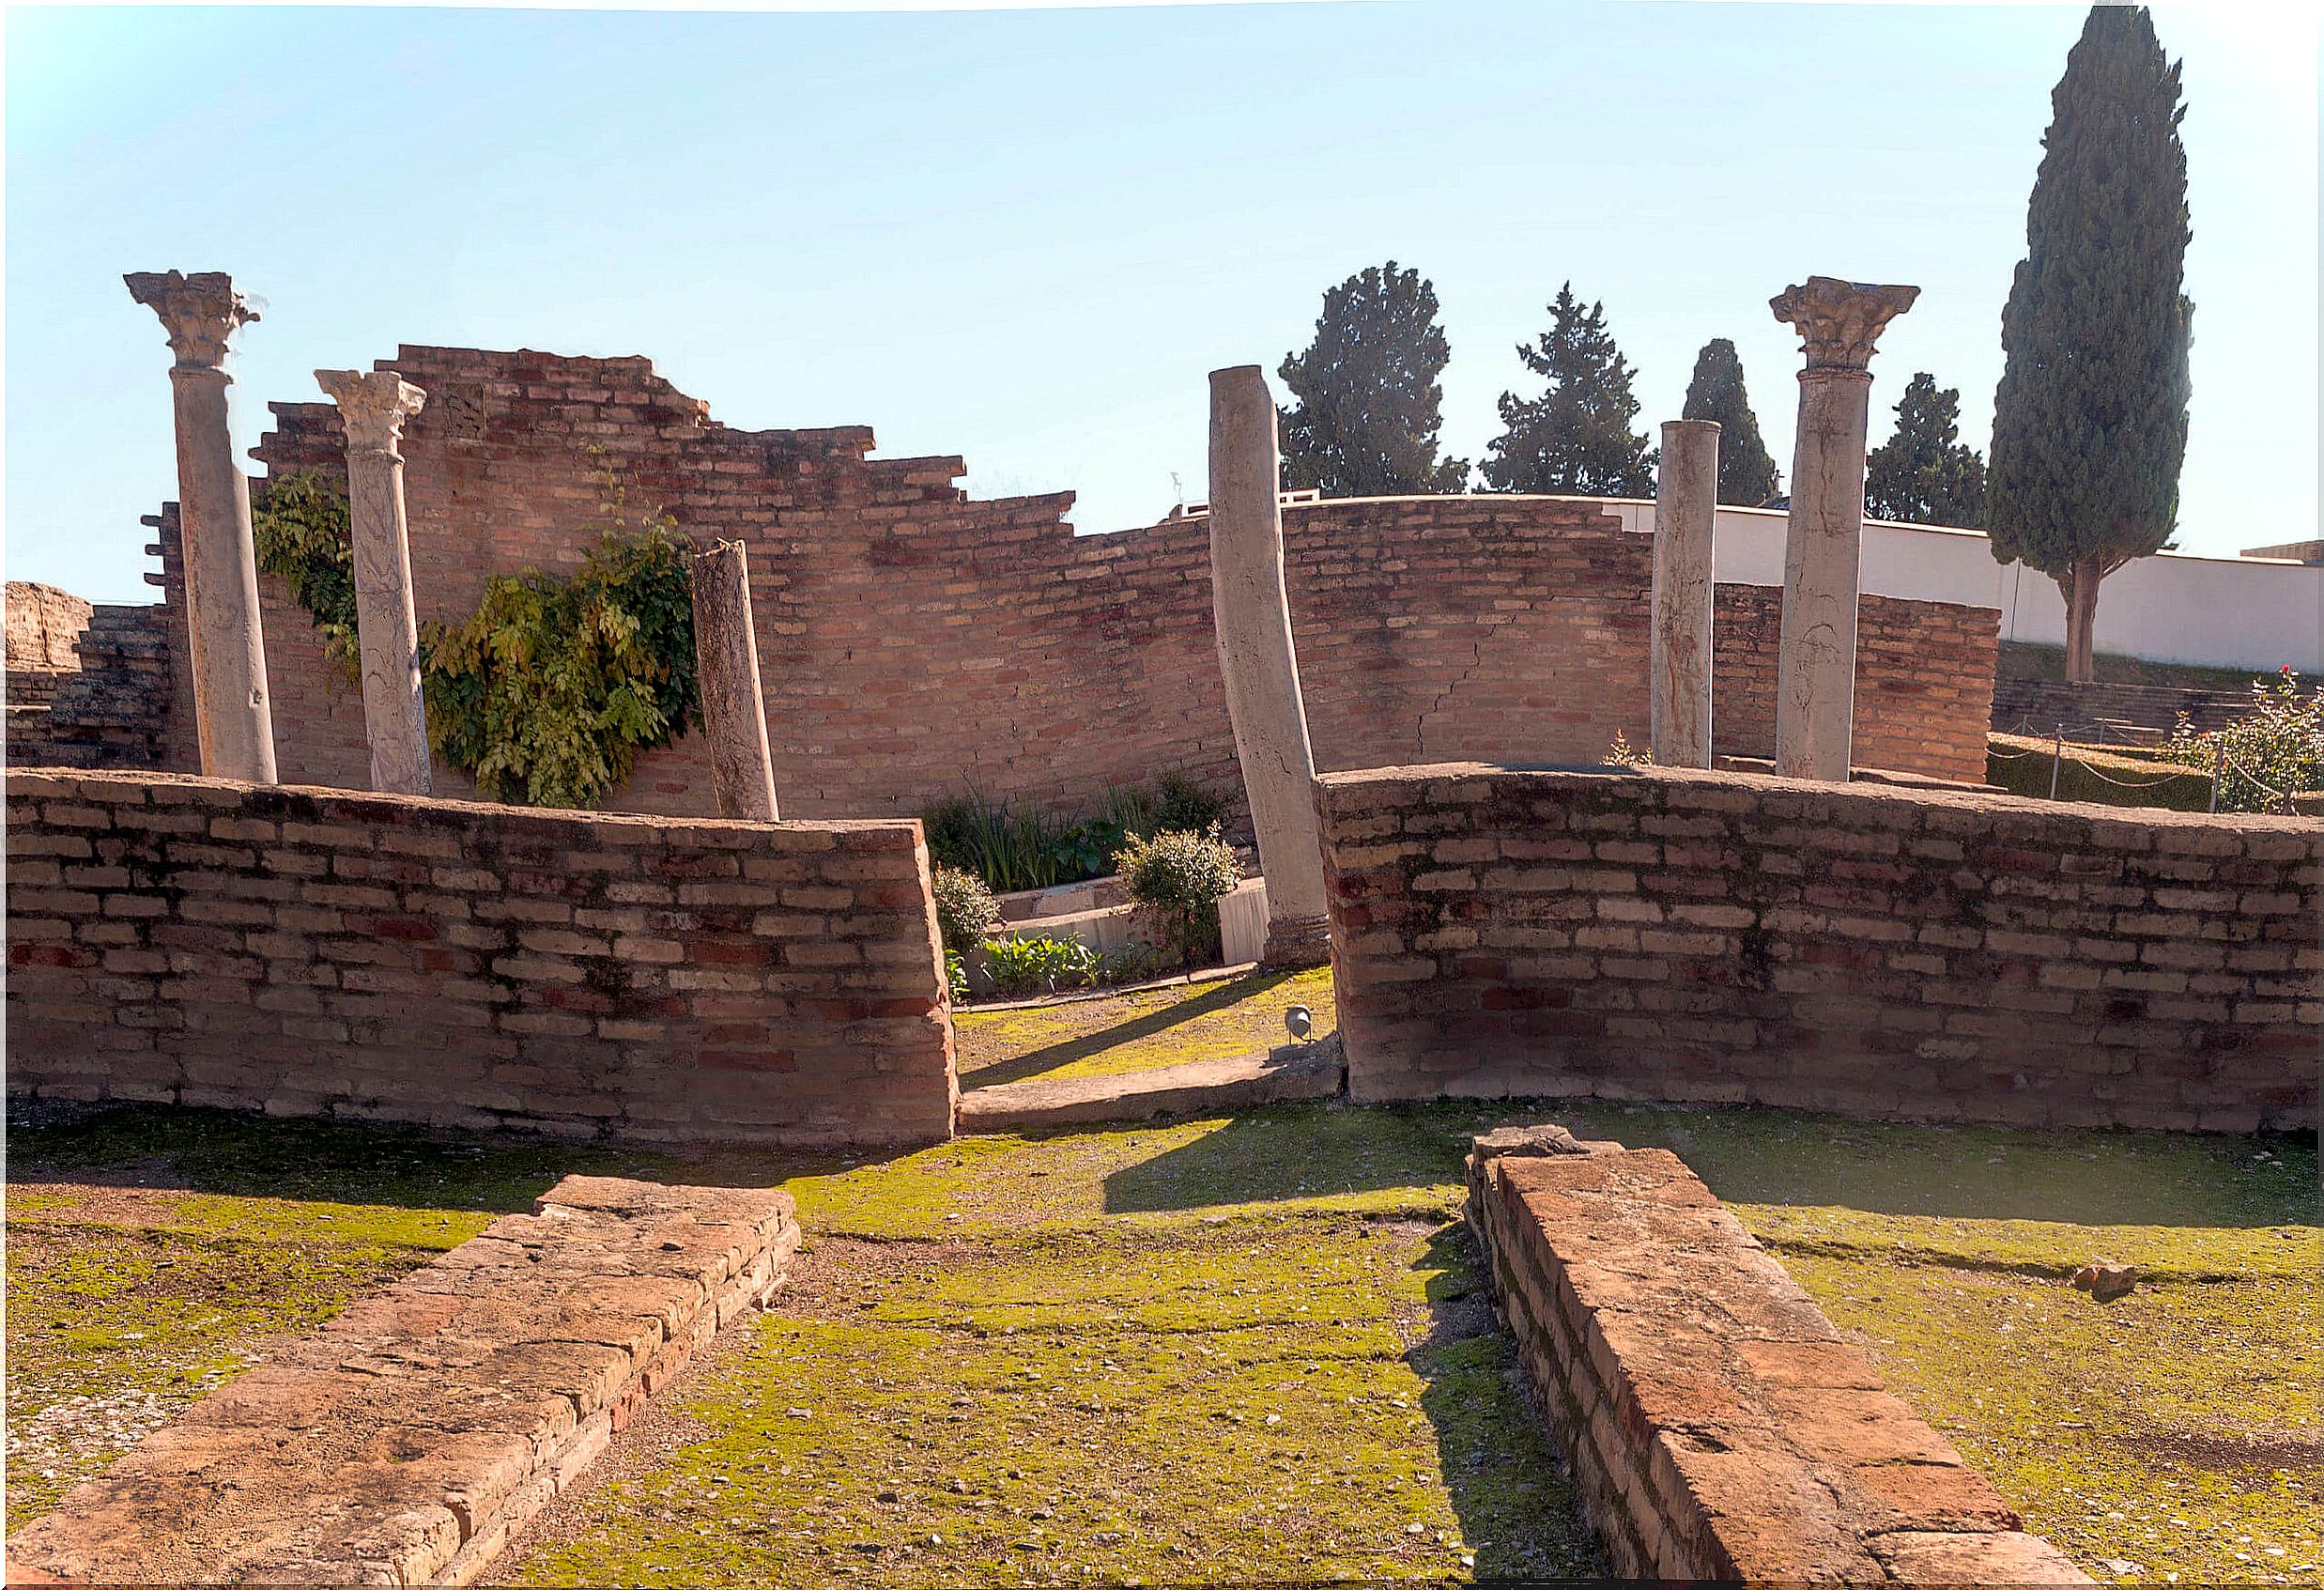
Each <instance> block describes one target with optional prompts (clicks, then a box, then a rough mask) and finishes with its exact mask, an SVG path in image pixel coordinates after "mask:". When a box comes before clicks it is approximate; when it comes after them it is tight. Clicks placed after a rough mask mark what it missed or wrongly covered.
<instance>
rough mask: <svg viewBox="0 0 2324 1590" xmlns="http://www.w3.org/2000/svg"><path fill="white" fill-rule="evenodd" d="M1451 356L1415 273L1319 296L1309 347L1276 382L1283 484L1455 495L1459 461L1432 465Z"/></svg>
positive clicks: (1334, 493)
mask: <svg viewBox="0 0 2324 1590" xmlns="http://www.w3.org/2000/svg"><path fill="white" fill-rule="evenodd" d="M1452 356H1453V355H1452V348H1451V347H1450V345H1449V344H1447V343H1446V342H1445V340H1444V328H1443V327H1441V326H1439V324H1438V323H1437V290H1436V288H1435V287H1434V286H1430V285H1429V284H1428V283H1427V282H1426V281H1424V279H1423V278H1422V276H1421V273H1420V272H1419V271H1418V270H1401V271H1400V270H1397V269H1396V262H1395V261H1394V260H1393V259H1392V260H1390V261H1389V262H1388V264H1387V266H1386V268H1385V269H1383V268H1381V267H1379V266H1377V265H1375V266H1369V267H1367V268H1365V269H1364V270H1361V271H1359V272H1358V273H1357V274H1355V275H1353V276H1350V277H1348V278H1347V280H1346V281H1345V282H1342V283H1341V284H1340V285H1339V286H1336V287H1333V288H1331V289H1330V290H1329V291H1327V292H1326V293H1325V294H1324V295H1323V314H1322V315H1320V316H1317V317H1316V339H1315V341H1314V342H1312V343H1310V344H1309V345H1308V348H1307V351H1306V352H1305V353H1299V354H1287V355H1285V358H1284V362H1283V368H1282V369H1281V371H1280V372H1279V374H1280V375H1281V376H1282V377H1283V381H1284V385H1285V386H1286V387H1288V388H1289V389H1290V392H1291V395H1292V397H1293V398H1294V399H1295V400H1296V401H1295V402H1294V403H1293V405H1292V406H1291V407H1290V408H1289V409H1285V410H1284V411H1283V483H1284V485H1285V486H1287V487H1290V488H1292V489H1294V490H1299V489H1304V488H1306V487H1310V486H1313V487H1316V488H1319V489H1320V490H1321V491H1322V492H1323V494H1324V495H1325V496H1327V497H1386V496H1397V495H1402V494H1405V493H1408V492H1418V491H1458V490H1460V489H1461V487H1462V486H1465V485H1466V484H1467V483H1468V480H1469V461H1468V460H1467V459H1465V458H1445V459H1441V460H1439V458H1438V456H1437V432H1438V430H1439V428H1440V427H1441V426H1442V425H1443V424H1444V416H1443V412H1442V409H1443V404H1444V389H1443V388H1442V387H1440V386H1439V385H1438V384H1437V378H1438V377H1439V376H1440V375H1442V374H1443V373H1444V366H1445V363H1446V361H1448V360H1449V359H1451V358H1452Z"/></svg>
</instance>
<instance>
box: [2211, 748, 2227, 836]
mask: <svg viewBox="0 0 2324 1590" xmlns="http://www.w3.org/2000/svg"><path fill="white" fill-rule="evenodd" d="M2226 774H2227V742H2226V741H2224V740H2221V741H2220V742H2218V743H2217V744H2216V745H2214V746H2213V747H2212V748H2211V815H2212V816H2214V817H2216V816H2218V815H2219V781H2220V780H2222V779H2224V778H2225V777H2226Z"/></svg>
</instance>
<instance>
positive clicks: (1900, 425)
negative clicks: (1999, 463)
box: [1864, 370, 1985, 529]
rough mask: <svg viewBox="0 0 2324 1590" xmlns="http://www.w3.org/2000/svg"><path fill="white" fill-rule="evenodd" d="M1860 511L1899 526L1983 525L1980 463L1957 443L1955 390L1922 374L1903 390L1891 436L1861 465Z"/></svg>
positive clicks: (1972, 452) (1957, 400) (1958, 403)
mask: <svg viewBox="0 0 2324 1590" xmlns="http://www.w3.org/2000/svg"><path fill="white" fill-rule="evenodd" d="M1864 507H1865V511H1866V512H1867V513H1869V514H1870V515H1871V516H1872V517H1875V518H1883V519H1896V520H1899V521H1901V522H1902V523H1905V524H1949V525H1964V526H1968V527H1970V528H1973V529H1974V528H1977V527H1978V526H1981V525H1983V524H1984V522H1985V460H1984V459H1983V458H1982V457H1980V456H1979V455H1978V451H1977V449H1976V448H1974V447H1965V446H1963V445H1962V442H1961V389H1960V388H1959V387H1947V388H1945V389H1944V390H1943V391H1942V392H1940V391H1938V390H1937V384H1936V378H1935V377H1934V376H1932V375H1931V374H1929V372H1928V371H1926V370H1923V371H1921V372H1920V373H1919V374H1917V375H1916V376H1915V377H1914V378H1912V380H1911V381H1910V382H1908V383H1907V384H1906V385H1905V388H1904V398H1903V401H1901V402H1900V403H1899V404H1898V405H1897V428H1896V432H1895V434H1894V435H1892V436H1890V437H1889V438H1888V440H1886V441H1885V442H1883V443H1881V444H1880V446H1878V447H1876V448H1874V449H1873V450H1872V454H1871V456H1870V457H1869V458H1867V459H1866V460H1865V469H1864Z"/></svg>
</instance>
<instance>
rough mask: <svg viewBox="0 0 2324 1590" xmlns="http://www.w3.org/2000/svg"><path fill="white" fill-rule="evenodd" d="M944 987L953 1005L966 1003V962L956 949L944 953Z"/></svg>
mask: <svg viewBox="0 0 2324 1590" xmlns="http://www.w3.org/2000/svg"><path fill="white" fill-rule="evenodd" d="M944 986H945V992H946V993H947V994H949V995H950V996H952V1002H953V1003H954V1004H955V1005H965V1004H967V1003H968V960H967V957H965V956H963V955H962V953H961V952H960V951H959V950H957V949H947V950H946V951H945V952H944Z"/></svg>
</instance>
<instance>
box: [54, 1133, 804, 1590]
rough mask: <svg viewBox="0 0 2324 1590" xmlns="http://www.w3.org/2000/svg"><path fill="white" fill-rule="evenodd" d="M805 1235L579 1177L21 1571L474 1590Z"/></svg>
mask: <svg viewBox="0 0 2324 1590" xmlns="http://www.w3.org/2000/svg"><path fill="white" fill-rule="evenodd" d="M798 1243H799V1226H798V1219H797V1213H796V1209H795V1207H794V1205H793V1201H792V1198H791V1196H790V1195H789V1194H787V1193H780V1192H773V1191H762V1190H756V1189H735V1188H718V1187H672V1186H661V1185H657V1184H654V1183H652V1182H644V1181H622V1180H617V1179H613V1178H608V1177H595V1176H569V1177H567V1178H565V1179H564V1180H563V1181H560V1182H559V1183H558V1184H557V1185H556V1186H555V1187H553V1188H551V1189H550V1190H549V1191H548V1192H547V1193H546V1194H545V1195H544V1196H542V1197H541V1198H540V1199H538V1200H537V1202H536V1203H535V1206H534V1210H533V1212H532V1213H531V1214H511V1215H504V1216H502V1217H501V1218H500V1219H498V1220H496V1221H494V1222H493V1223H492V1224H491V1225H490V1226H489V1227H486V1228H485V1231H484V1232H483V1234H482V1235H480V1236H477V1237H475V1238H472V1239H470V1240H469V1241H468V1242H466V1243H461V1244H460V1245H459V1246H458V1247H456V1248H454V1249H453V1250H452V1251H451V1252H449V1253H446V1254H444V1255H443V1256H442V1257H441V1258H438V1259H437V1260H436V1261H435V1262H433V1263H431V1264H429V1265H427V1266H426V1267H424V1268H423V1269H421V1270H419V1271H416V1272H414V1273H413V1274H410V1275H408V1276H407V1277H405V1278H404V1279H403V1280H401V1281H398V1282H397V1283H395V1284H394V1285H393V1286H392V1287H390V1288H388V1289H386V1290H385V1291H383V1292H381V1293H379V1294H377V1296H374V1297H371V1298H368V1299H366V1300H364V1301H362V1302H360V1303H358V1304H354V1305H353V1306H352V1307H350V1308H348V1309H347V1310H346V1312H345V1313H343V1314H341V1315H340V1316H339V1317H338V1318H337V1319H336V1320H332V1321H331V1324H330V1325H328V1326H327V1327H325V1328H324V1329H323V1330H321V1331H319V1332H316V1334H315V1335H311V1336H308V1337H305V1338H303V1339H301V1340H300V1341H299V1342H297V1343H295V1344H294V1345H293V1346H292V1347H291V1348H289V1349H287V1350H286V1351H284V1352H282V1353H280V1354H278V1355H277V1356H276V1357H275V1358H274V1359H273V1360H272V1361H270V1362H269V1363H268V1364H266V1365H265V1366H261V1367H259V1368H257V1369H254V1370H253V1371H252V1372H251V1373H250V1374H248V1375H246V1376H244V1377H242V1378H241V1379H239V1380H238V1381H236V1382H233V1383H232V1384H231V1385H229V1386H226V1387H225V1388H223V1389H222V1390H221V1391H219V1392H218V1393H216V1394H215V1395H214V1396H211V1397H208V1398H206V1399H205V1400H203V1401H201V1402H198V1403H196V1404H195V1405H194V1406H193V1407H192V1409H191V1410H189V1411H188V1412H187V1413H186V1414H185V1416H184V1417H183V1418H181V1419H179V1420H177V1423H175V1424H173V1425H171V1426H169V1427H167V1428H164V1429H162V1430H159V1431H156V1432H155V1433H154V1434H153V1435H152V1436H151V1437H150V1438H148V1439H147V1440H146V1442H145V1443H143V1444H142V1445H140V1446H139V1447H138V1448H137V1449H136V1450H135V1451H133V1452H131V1454H130V1455H129V1456H128V1457H126V1458H124V1459H122V1460H121V1461H120V1462H118V1463H116V1464H115V1466H114V1467H113V1468H112V1469H111V1470H109V1471H108V1472H107V1473H105V1474H103V1475H101V1476H100V1477H99V1478H97V1479H94V1480H91V1481H89V1482H88V1483H86V1484H85V1485H82V1486H79V1487H77V1488H76V1489H74V1490H72V1491H70V1492H69V1494H67V1496H66V1497H65V1499H64V1501H63V1502H62V1503H61V1504H59V1505H58V1507H57V1509H56V1510H55V1511H54V1513H52V1514H50V1515H49V1516H48V1517H46V1518H43V1519H40V1520H38V1521H35V1522H33V1523H31V1524H29V1525H27V1526H26V1527H25V1528H24V1529H23V1530H21V1531H19V1532H18V1533H17V1534H16V1535H14V1536H11V1537H10V1538H9V1540H8V1576H9V1579H10V1582H35V1583H38V1582H95V1583H119V1582H131V1581H137V1582H186V1583H234V1582H242V1583H249V1582H257V1583H267V1582H274V1583H283V1582H296V1583H312V1584H365V1583H368V1584H414V1583H452V1584H458V1583H466V1582H470V1581H471V1580H473V1579H474V1578H475V1577H476V1576H477V1575H478V1574H480V1573H481V1572H483V1570H484V1569H485V1567H487V1566H488V1565H489V1564H490V1563H491V1561H492V1560H493V1558H494V1557H495V1556H496V1555H497V1554H498V1553H499V1551H500V1549H501V1547H502V1546H503V1545H504V1544H505V1543H506V1541H507V1539H508V1536H509V1535H510V1532H511V1531H512V1530H514V1529H515V1528H516V1526H517V1525H519V1524H521V1523H522V1522H523V1521H525V1520H526V1519H528V1518H530V1517H531V1515H532V1514H533V1513H534V1512H536V1511H538V1510H539V1509H540V1507H541V1506H542V1505H544V1504H546V1502H547V1501H548V1500H549V1499H550V1498H551V1497H552V1496H554V1495H556V1494H557V1493H558V1492H559V1491H560V1490H564V1489H565V1488H566V1487H567V1486H569V1485H570V1484H571V1483H572V1482H573V1481H574V1480H575V1479H576V1478H577V1476H578V1475H579V1474H581V1472H582V1471H583V1470H585V1469H586V1468H587V1467H588V1466H589V1464H590V1463H591V1461H592V1460H593V1459H595V1458H596V1457H597V1455H598V1454H599V1453H600V1452H602V1451H603V1450H604V1449H605V1446H606V1443H608V1440H610V1439H611V1437H612V1434H613V1432H614V1431H616V1430H618V1429H620V1428H623V1426H624V1425H626V1424H627V1423H628V1422H629V1420H630V1419H631V1418H632V1417H633V1416H634V1415H635V1414H636V1413H637V1412H638V1411H639V1409H640V1408H641V1407H642V1406H643V1405H644V1403H645V1401H646V1399H647V1398H648V1397H652V1396H653V1395H654V1393H655V1392H657V1391H659V1390H660V1389H661V1388H662V1387H663V1386H664V1385H665V1384H667V1383H668V1382H669V1379H670V1377H671V1376H673V1375H675V1374H676V1373H677V1372H678V1371H679V1369H681V1368H682V1367H683V1366H685V1363H686V1362H687V1361H688V1360H689V1359H690V1358H692V1357H693V1355H694V1354H695V1353H696V1352H698V1351H700V1349H701V1348H702V1347H703V1346H704V1345H706V1344H707V1343H708V1342H709V1340H710V1338H711V1337H712V1336H713V1335H716V1332H717V1331H718V1329H719V1328H720V1327H721V1326H723V1325H725V1324H727V1323H729V1322H731V1320H734V1319H735V1318H736V1317H737V1316H739V1315H740V1314H742V1313H743V1312H744V1311H745V1310H746V1309H748V1308H750V1307H752V1306H753V1305H755V1304H758V1303H760V1302H762V1300H763V1299H764V1298H765V1297H766V1296H767V1294H768V1293H769V1292H770V1291H772V1290H773V1289H774V1288H775V1287H776V1286H777V1284H778V1283H779V1282H780V1280H781V1278H782V1275H783V1273H784V1270H785V1268H786V1266H787V1264H788V1262H789V1260H790V1257H791V1255H792V1253H793V1251H794V1250H795V1249H796V1248H797V1246H798Z"/></svg>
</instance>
